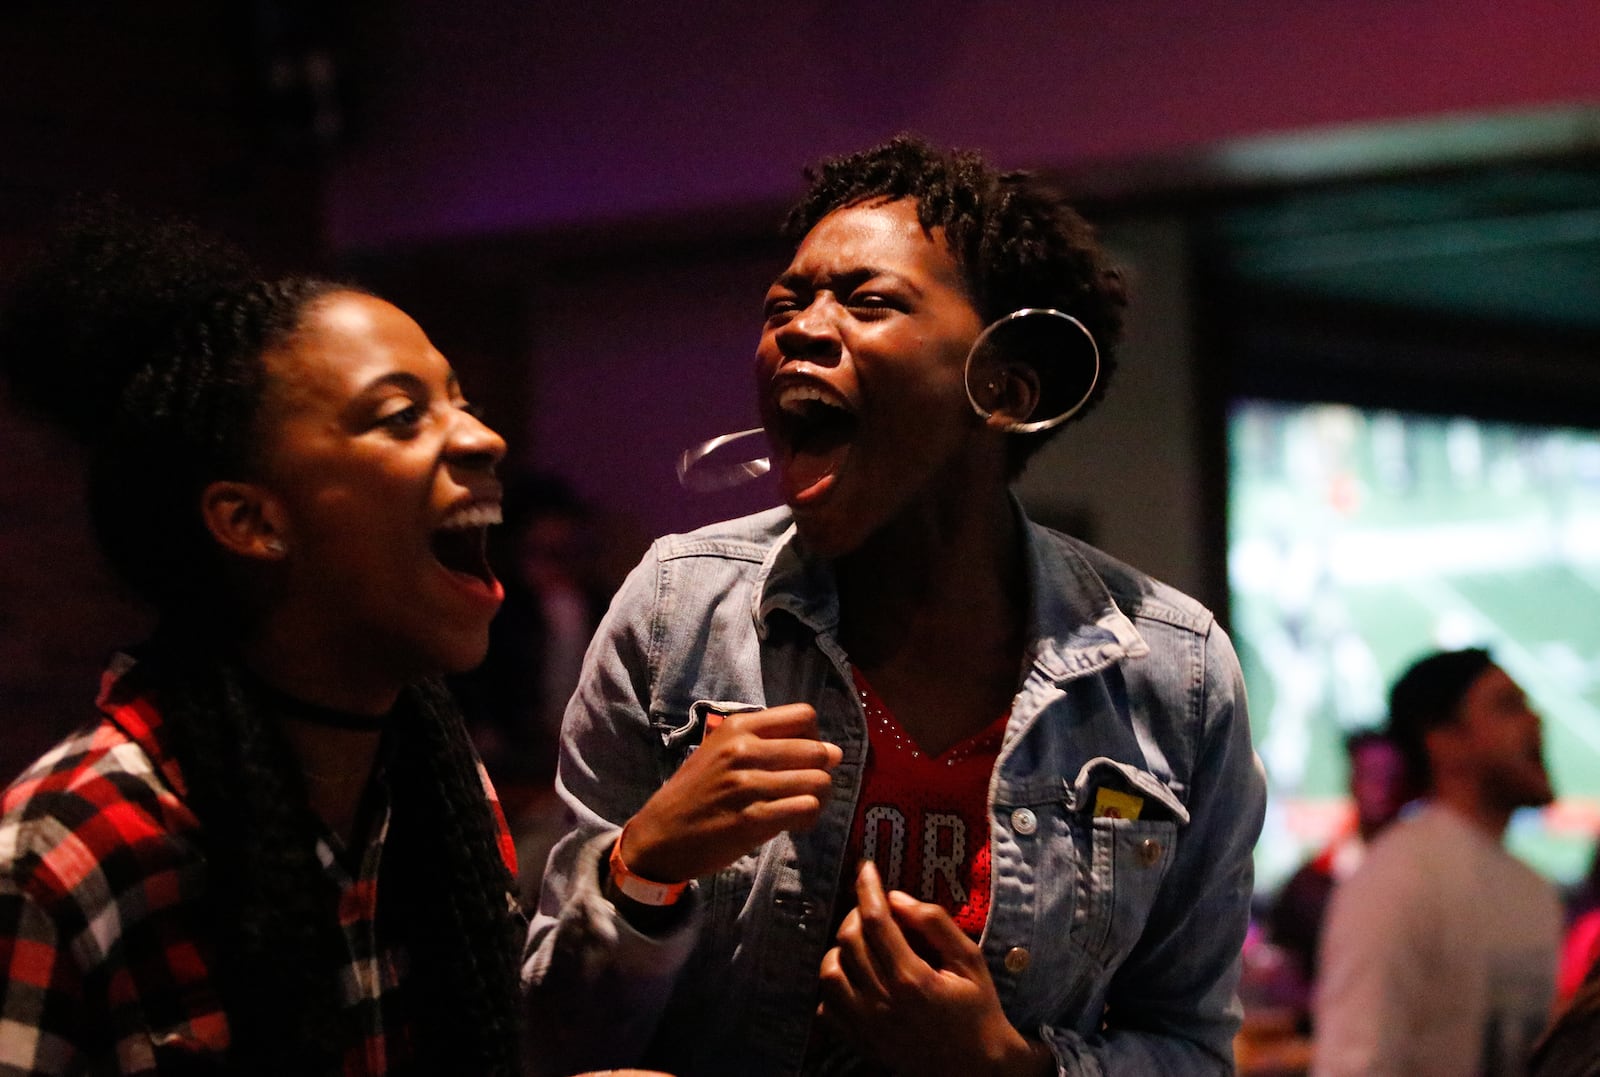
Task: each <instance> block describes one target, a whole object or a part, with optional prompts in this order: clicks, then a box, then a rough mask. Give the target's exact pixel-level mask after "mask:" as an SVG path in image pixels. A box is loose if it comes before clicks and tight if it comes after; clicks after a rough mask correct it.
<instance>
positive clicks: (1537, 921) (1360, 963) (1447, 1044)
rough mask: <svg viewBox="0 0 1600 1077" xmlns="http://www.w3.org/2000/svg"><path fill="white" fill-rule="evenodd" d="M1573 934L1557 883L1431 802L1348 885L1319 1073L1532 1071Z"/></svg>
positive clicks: (1330, 968)
mask: <svg viewBox="0 0 1600 1077" xmlns="http://www.w3.org/2000/svg"><path fill="white" fill-rule="evenodd" d="M1560 938H1561V904H1560V899H1559V897H1558V895H1557V893H1556V891H1555V889H1554V888H1553V887H1552V886H1551V885H1550V884H1549V883H1547V882H1546V881H1545V880H1544V879H1542V878H1540V877H1539V876H1538V875H1537V874H1535V873H1534V872H1533V871H1532V870H1531V869H1529V868H1528V867H1527V866H1526V865H1525V864H1523V863H1522V862H1521V861H1519V860H1517V859H1516V858H1515V857H1513V856H1512V855H1511V854H1510V853H1508V852H1506V850H1505V849H1504V848H1503V847H1502V846H1501V844H1500V843H1499V842H1498V841H1496V840H1495V838H1494V837H1493V836H1492V835H1490V834H1488V833H1486V832H1485V831H1484V830H1483V829H1482V828H1480V827H1478V826H1476V825H1474V824H1473V823H1471V822H1469V821H1467V820H1466V819H1464V818H1462V817H1461V816H1459V815H1457V814H1456V813H1455V812H1453V811H1451V810H1449V809H1448V808H1445V807H1443V806H1441V805H1438V804H1428V805H1426V806H1424V807H1423V808H1422V809H1421V810H1419V811H1418V812H1417V813H1416V815H1414V816H1413V817H1411V818H1409V819H1405V820H1403V821H1401V822H1399V823H1396V824H1395V825H1394V826H1392V827H1390V828H1389V830H1387V831H1386V832H1385V833H1384V834H1382V835H1381V836H1380V837H1379V838H1378V840H1377V841H1376V842H1374V843H1373V845H1372V848H1371V850H1370V851H1369V853H1368V854H1367V857H1366V859H1365V861H1363V863H1362V865H1361V867H1360V869H1358V870H1357V871H1356V873H1355V874H1354V875H1352V876H1351V877H1350V878H1349V879H1348V880H1346V881H1345V882H1344V883H1342V884H1340V885H1339V886H1338V888H1337V889H1335V891H1334V894H1333V900H1332V903H1331V905H1330V907H1329V912H1328V924H1327V927H1326V928H1325V930H1324V932H1323V937H1322V949H1321V970H1322V971H1321V979H1320V982H1319V983H1318V984H1317V988H1316V999H1315V1013H1316V1047H1315V1057H1314V1061H1313V1065H1312V1074H1313V1077H1339V1075H1343V1074H1361V1075H1363V1077H1383V1075H1385V1074H1394V1075H1397V1077H1400V1075H1403V1077H1428V1075H1439V1077H1471V1075H1475V1074H1480V1075H1484V1077H1501V1075H1513V1074H1521V1073H1525V1072H1526V1069H1527V1059H1528V1055H1529V1052H1530V1051H1531V1049H1532V1046H1533V1043H1534V1040H1535V1039H1537V1037H1538V1035H1539V1033H1540V1032H1541V1031H1542V1030H1543V1029H1544V1027H1545V1025H1546V1024H1547V1023H1548V1021H1549V1018H1550V1009H1551V1003H1552V1001H1553V1000H1554V997H1555V973H1556V961H1557V954H1558V951H1559V947H1560Z"/></svg>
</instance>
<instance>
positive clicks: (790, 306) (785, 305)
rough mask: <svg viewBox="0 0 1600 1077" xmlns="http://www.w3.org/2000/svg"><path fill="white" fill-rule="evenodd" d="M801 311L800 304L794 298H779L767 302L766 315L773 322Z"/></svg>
mask: <svg viewBox="0 0 1600 1077" xmlns="http://www.w3.org/2000/svg"><path fill="white" fill-rule="evenodd" d="M799 309H800V304H798V303H796V302H795V301H794V298H793V297H792V296H779V297H777V298H776V299H769V300H767V303H766V310H765V314H766V316H767V318H768V320H771V319H773V318H781V317H783V316H785V315H787V314H793V313H794V312H795V311H797V310H799Z"/></svg>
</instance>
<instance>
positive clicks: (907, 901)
mask: <svg viewBox="0 0 1600 1077" xmlns="http://www.w3.org/2000/svg"><path fill="white" fill-rule="evenodd" d="M888 903H889V912H890V915H891V916H893V917H894V920H895V923H897V924H898V925H900V928H901V930H902V931H903V932H904V937H905V939H906V942H907V944H908V945H910V946H911V947H912V949H913V950H915V951H916V952H918V953H923V954H928V955H929V956H930V957H931V958H932V959H933V964H934V966H935V967H937V968H952V967H959V968H968V967H970V966H971V965H972V964H973V962H974V960H976V962H977V963H978V964H979V965H982V964H983V957H982V951H980V950H979V949H978V945H977V943H975V942H973V941H972V939H970V938H969V937H968V936H967V933H966V932H964V931H962V930H961V927H960V926H959V925H958V924H957V923H956V922H955V920H953V919H951V917H950V914H949V913H948V912H946V911H945V910H944V909H943V908H941V907H940V906H938V905H930V904H928V903H927V902H923V901H918V900H917V899H916V898H914V897H912V896H911V895H910V894H907V893H905V892H903V891H900V890H895V891H892V892H891V893H890V894H889V896H888ZM985 968H987V966H985Z"/></svg>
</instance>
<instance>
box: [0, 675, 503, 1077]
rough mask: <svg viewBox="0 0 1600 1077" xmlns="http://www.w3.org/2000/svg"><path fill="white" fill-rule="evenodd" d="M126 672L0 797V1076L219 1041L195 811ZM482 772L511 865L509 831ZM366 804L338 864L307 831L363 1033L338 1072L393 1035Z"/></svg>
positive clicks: (369, 1069)
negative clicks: (95, 720) (354, 838)
mask: <svg viewBox="0 0 1600 1077" xmlns="http://www.w3.org/2000/svg"><path fill="white" fill-rule="evenodd" d="M127 666H128V663H126V662H125V661H124V662H120V663H119V664H116V665H114V666H113V667H112V669H111V670H110V671H108V672H107V674H106V678H105V682H104V684H103V686H102V690H101V695H100V700H99V706H100V709H101V710H102V711H103V712H104V715H105V717H104V718H103V719H102V720H101V722H100V723H99V724H98V725H95V726H93V727H90V728H88V729H86V730H85V731H83V732H80V733H78V734H75V735H74V736H72V737H69V738H68V739H67V740H65V741H63V742H62V743H61V744H59V745H57V746H56V747H55V748H54V749H52V750H51V751H50V752H49V753H48V754H46V755H45V756H44V757H43V758H41V759H40V760H39V761H38V762H37V763H35V764H34V765H33V766H32V767H30V768H29V769H28V770H27V771H26V772H25V773H24V774H23V775H22V776H21V777H20V778H18V779H17V780H16V782H14V783H13V784H12V785H11V787H10V788H9V789H7V790H6V792H5V794H4V799H3V800H0V968H3V970H4V981H3V983H0V1073H41V1074H56V1073H63V1074H64V1073H81V1072H85V1071H92V1072H96V1073H100V1072H115V1073H121V1074H143V1073H157V1072H161V1071H163V1070H166V1069H173V1068H178V1069H181V1068H183V1065H182V1064H183V1062H184V1061H185V1060H187V1061H191V1062H193V1061H198V1060H199V1059H200V1058H204V1057H207V1056H210V1057H212V1058H220V1056H221V1055H222V1054H223V1053H224V1052H225V1051H226V1050H227V1047H228V1043H229V1032H228V1019H227V1015H226V1014H225V1013H224V1012H223V1010H222V1008H221V1003H220V1000H219V998H218V995H217V991H216V986H215V984H214V983H213V979H212V973H211V968H210V966H209V964H208V961H209V960H210V956H211V950H210V940H209V939H206V938H202V937H200V935H199V932H200V930H203V929H197V926H196V925H203V924H204V923H205V922H206V920H207V914H206V911H205V910H204V909H203V908H202V907H201V901H202V895H203V894H204V892H205V865H204V862H203V860H202V857H201V854H200V850H199V845H198V843H197V841H196V838H197V831H198V829H199V821H198V820H197V819H196V818H195V816H194V813H193V812H191V811H190V810H189V808H188V806H187V805H186V804H185V803H184V793H185V786H184V782H183V776H182V774H181V773H179V770H178V766H177V764H176V762H175V761H174V760H173V759H172V757H171V756H170V755H169V754H168V753H167V752H166V751H165V750H164V749H163V747H162V744H161V740H160V736H159V733H160V729H161V720H160V717H159V715H158V714H157V713H156V711H155V708H154V707H153V706H152V705H151V702H150V700H148V699H147V698H142V697H136V698H124V697H123V696H119V694H118V693H117V691H116V687H117V685H116V682H117V680H118V677H119V676H120V674H121V673H122V672H125V670H126V669H127ZM480 773H481V768H480ZM483 781H484V789H485V792H486V793H487V795H488V797H489V799H490V802H491V804H493V805H494V813H495V818H496V820H497V821H498V822H499V824H500V850H501V855H502V857H504V858H505V861H506V866H507V867H508V868H510V869H511V871H512V873H513V875H514V874H515V872H516V856H515V853H514V851H513V848H512V844H511V838H510V835H509V833H508V832H507V831H506V828H505V820H504V817H503V816H502V815H501V813H500V808H499V804H498V803H497V802H496V801H495V798H494V790H493V788H492V787H491V786H490V785H489V780H488V777H487V775H484V776H483ZM378 813H379V814H378V818H377V821H376V822H375V824H374V825H373V826H371V827H369V828H368V832H369V837H368V839H367V843H366V845H365V847H364V848H363V849H361V850H360V855H359V858H358V859H357V858H356V857H355V856H354V855H351V856H348V857H344V858H341V856H340V855H339V853H338V852H336V849H338V848H339V847H340V846H339V844H338V839H337V838H336V837H334V836H333V835H332V834H331V833H329V834H327V835H325V836H323V837H321V838H319V839H318V841H317V857H318V859H319V861H320V862H321V863H322V866H323V869H324V870H325V871H326V872H327V874H328V877H329V878H330V879H331V880H332V881H333V883H334V884H335V885H336V886H337V888H338V894H339V900H338V915H339V923H340V927H341V928H342V930H343V934H344V938H345V941H346V943H347V944H348V946H349V955H348V962H347V963H346V964H345V965H344V966H343V967H342V968H341V969H340V975H339V983H340V989H341V994H342V996H343V999H344V1002H345V1005H346V1007H347V1009H348V1012H349V1013H350V1015H351V1017H352V1020H354V1021H357V1022H359V1026H360V1028H361V1031H362V1034H363V1035H362V1039H361V1041H360V1043H358V1044H357V1045H356V1046H355V1047H353V1048H352V1049H351V1050H350V1052H349V1054H348V1055H347V1056H346V1058H345V1065H344V1072H345V1073H347V1074H364V1075H370V1074H383V1073H385V1072H387V1069H388V1064H389V1055H390V1048H391V1046H392V1045H396V1044H399V1043H402V1042H403V1040H404V1036H405V1030H404V1029H403V1028H395V1027H392V1026H393V1022H392V1021H390V1022H388V1023H387V1024H386V1022H385V1012H386V1009H387V1008H388V1007H386V1005H385V1000H386V996H392V995H393V994H394V993H395V992H396V990H397V988H398V987H399V973H398V970H399V966H398V964H397V958H398V956H399V955H398V953H397V948H396V946H395V944H394V942H393V940H387V939H384V938H381V937H380V936H379V932H378V919H377V915H376V913H377V902H378V886H377V881H378V880H377V875H378V864H379V860H380V858H381V854H382V851H383V843H384V839H385V837H386V835H387V832H388V823H389V808H388V804H387V802H386V801H385V802H384V803H383V804H382V805H381V806H380V808H379V809H378ZM351 853H352V854H354V853H355V850H351ZM346 864H351V865H356V873H355V874H354V875H352V874H351V873H350V871H349V870H348V869H347V867H346Z"/></svg>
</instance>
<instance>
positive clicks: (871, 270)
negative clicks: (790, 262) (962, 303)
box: [770, 266, 922, 296]
mask: <svg viewBox="0 0 1600 1077" xmlns="http://www.w3.org/2000/svg"><path fill="white" fill-rule="evenodd" d="M878 277H887V278H889V279H890V280H892V281H895V282H896V283H898V284H900V285H901V286H902V287H905V288H908V289H910V290H911V291H912V292H915V293H916V294H917V295H919V296H920V295H921V294H922V289H921V288H918V287H917V286H916V285H915V284H914V283H912V281H911V280H910V278H908V277H906V276H904V275H902V274H900V273H898V272H896V271H895V270H892V269H884V268H883V267H881V266H856V267H854V268H852V269H846V270H842V271H840V272H837V273H827V274H824V275H823V278H822V279H823V280H824V281H826V282H827V283H828V284H830V285H835V286H836V285H839V284H846V285H857V284H862V283H864V282H866V281H869V280H873V279H875V278H878ZM810 280H811V275H810V274H808V273H801V272H798V271H794V270H790V271H788V272H785V273H780V274H779V275H778V279H777V280H775V281H773V282H772V284H771V286H770V287H773V288H788V289H791V290H797V289H798V288H799V287H800V286H801V285H804V284H807V283H808V282H810ZM835 290H837V288H835Z"/></svg>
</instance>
